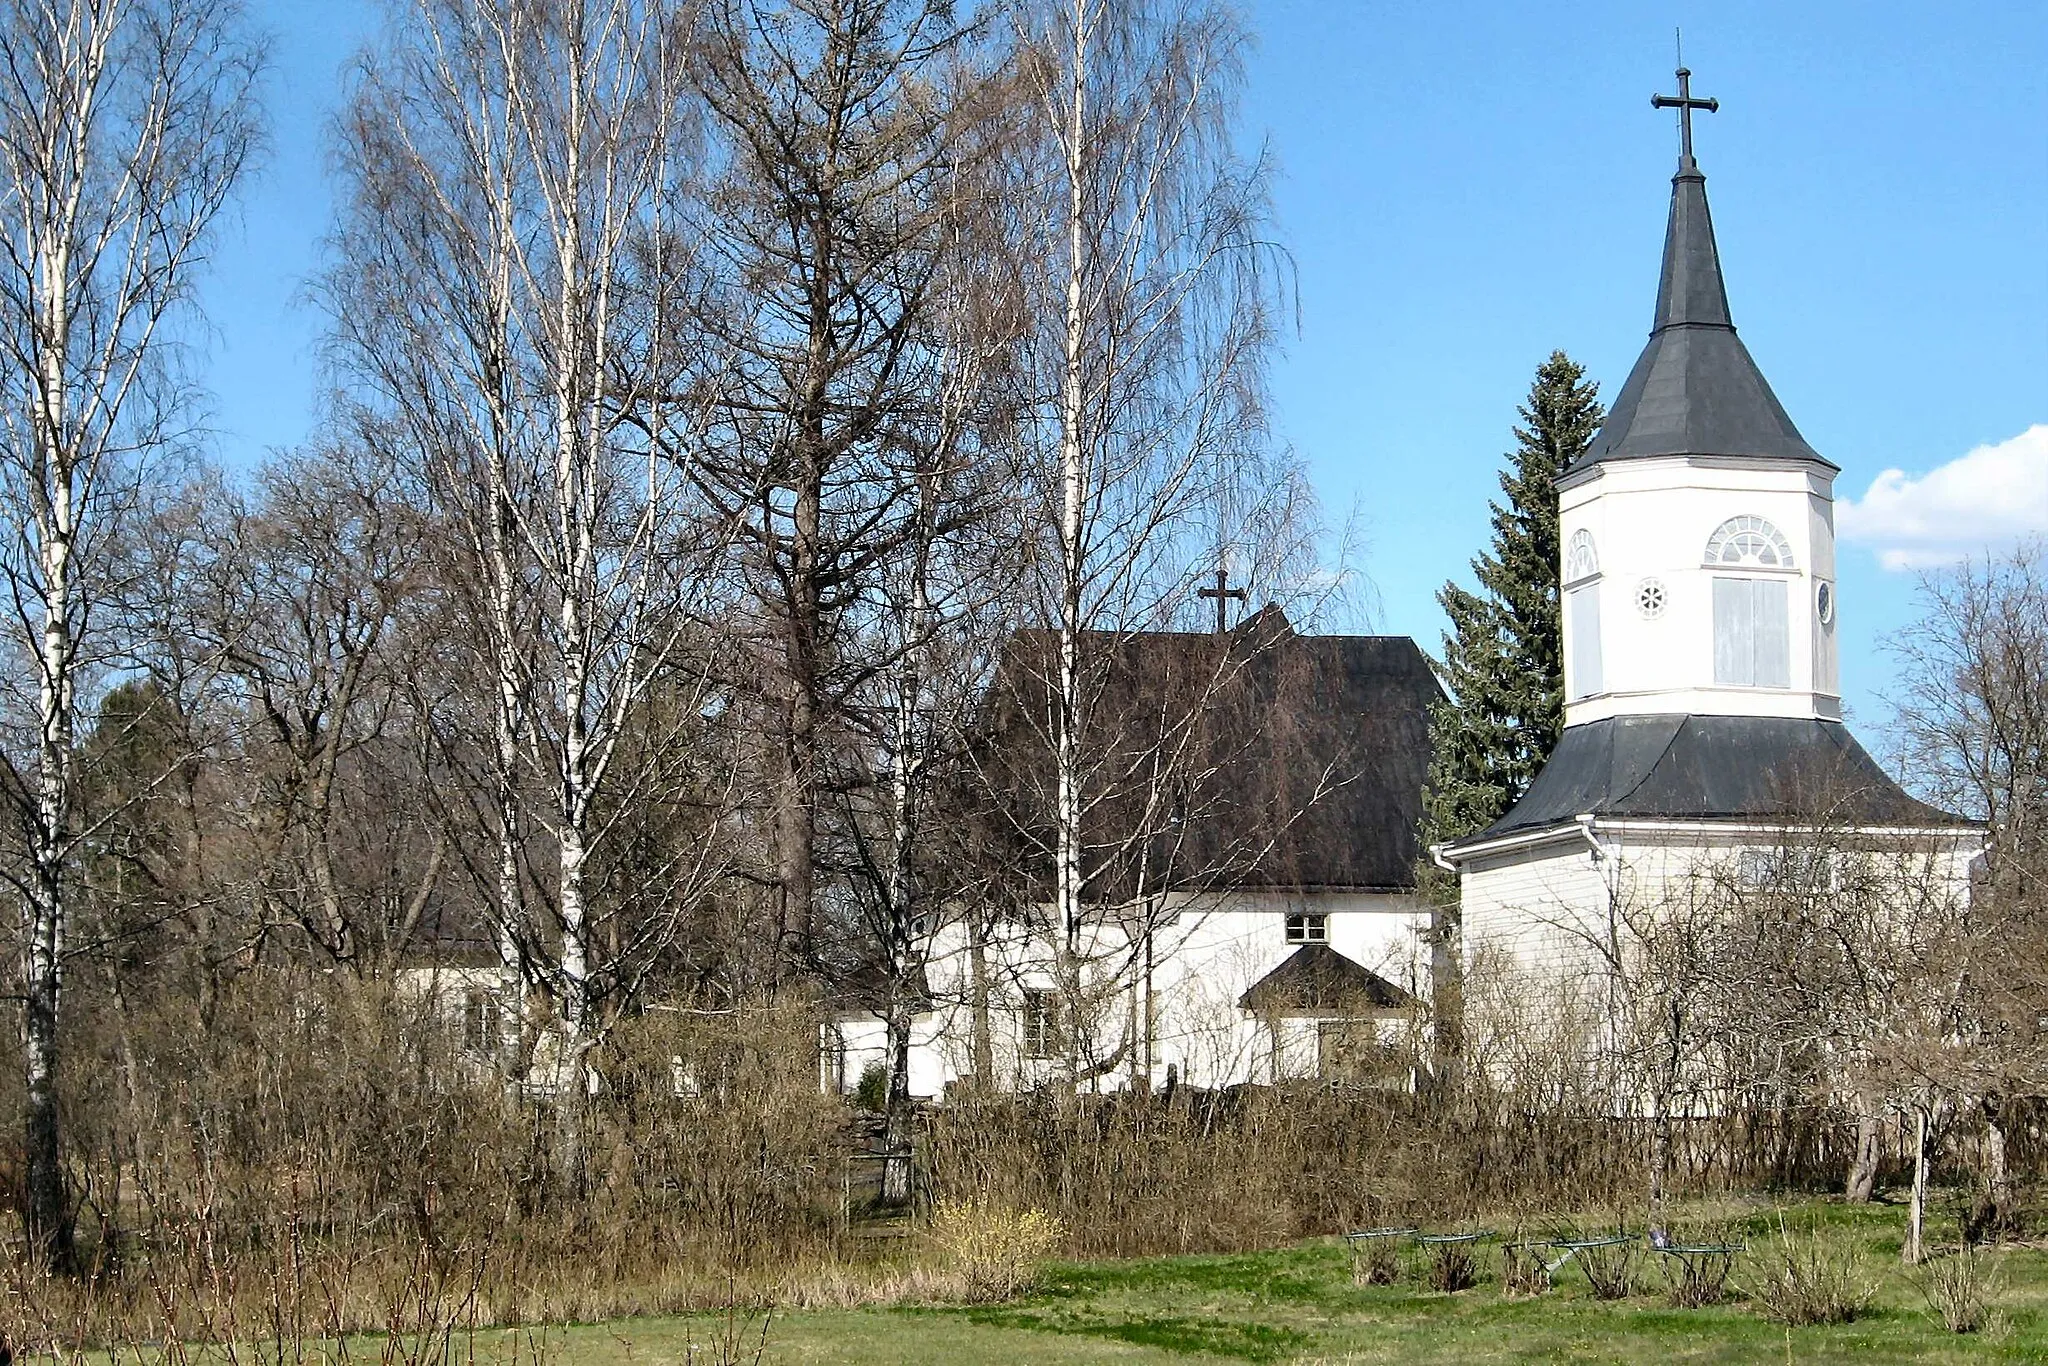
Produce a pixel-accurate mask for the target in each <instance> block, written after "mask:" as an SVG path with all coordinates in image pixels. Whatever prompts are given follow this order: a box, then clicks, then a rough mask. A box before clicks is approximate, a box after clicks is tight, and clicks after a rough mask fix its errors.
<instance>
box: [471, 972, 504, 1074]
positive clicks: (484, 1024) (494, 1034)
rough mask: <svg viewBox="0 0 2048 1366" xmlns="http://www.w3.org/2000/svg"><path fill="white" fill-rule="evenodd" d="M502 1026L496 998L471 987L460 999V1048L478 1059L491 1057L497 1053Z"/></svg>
mask: <svg viewBox="0 0 2048 1366" xmlns="http://www.w3.org/2000/svg"><path fill="white" fill-rule="evenodd" d="M501 1030H502V1025H501V1022H500V1018H499V1013H498V998H497V996H496V995H495V994H494V993H492V992H489V991H486V990H484V989H483V988H481V987H471V988H470V989H469V990H468V991H466V992H464V993H463V997H462V1048H463V1051H464V1052H466V1053H472V1054H475V1055H476V1056H478V1057H484V1058H488V1057H492V1056H495V1055H496V1053H497V1051H498V1046H499V1040H500V1038H501Z"/></svg>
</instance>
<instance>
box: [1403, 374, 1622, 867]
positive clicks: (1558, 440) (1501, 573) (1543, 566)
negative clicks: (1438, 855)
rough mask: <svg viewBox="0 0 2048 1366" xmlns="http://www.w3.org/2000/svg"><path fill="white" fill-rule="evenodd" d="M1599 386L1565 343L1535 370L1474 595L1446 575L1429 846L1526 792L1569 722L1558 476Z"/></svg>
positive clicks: (1592, 427)
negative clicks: (1441, 699) (1444, 697)
mask: <svg viewBox="0 0 2048 1366" xmlns="http://www.w3.org/2000/svg"><path fill="white" fill-rule="evenodd" d="M1598 394H1599V385H1597V384H1595V383H1594V382H1593V381H1591V380H1589V379H1587V378H1586V371H1585V367H1584V366H1581V365H1580V364H1578V363H1577V362H1576V361H1574V360H1572V359H1571V358H1570V357H1569V356H1567V355H1565V353H1564V352H1562V351H1553V352H1551V353H1550V359H1549V360H1546V361H1545V362H1543V364H1542V365H1541V366H1540V367H1538V369H1537V371H1536V381H1535V383H1534V384H1532V385H1531V386H1530V388H1529V398H1528V401H1527V402H1526V403H1524V404H1523V405H1522V408H1521V416H1522V422H1521V425H1519V426H1517V427H1516V428H1515V429H1514V432H1515V449H1514V450H1512V451H1510V452H1509V453H1508V457H1507V459H1508V467H1507V468H1506V469H1505V470H1503V471H1502V472H1501V476H1500V486H1501V491H1502V492H1503V493H1504V494H1506V495H1507V497H1506V500H1505V502H1496V503H1494V504H1493V505H1492V506H1493V542H1492V545H1491V547H1490V548H1489V549H1487V550H1486V551H1484V552H1483V553H1481V554H1479V555H1477V556H1475V557H1474V558H1473V561H1472V570H1473V573H1474V574H1475V575H1476V576H1477V578H1478V580H1479V591H1478V592H1473V591H1471V590H1468V589H1466V588H1463V587H1460V586H1459V585H1458V584H1456V583H1447V584H1445V585H1444V586H1443V589H1442V591H1441V592H1439V593H1438V594H1437V602H1438V603H1439V604H1441V605H1442V607H1443V609H1444V612H1445V614H1446V615H1447V616H1448V617H1449V618H1450V622H1451V629H1450V630H1449V632H1447V633H1446V634H1445V636H1444V653H1443V660H1442V662H1441V665H1440V673H1441V675H1442V678H1443V681H1444V685H1445V688H1446V689H1447V690H1448V692H1449V693H1450V697H1451V700H1450V701H1448V702H1445V703H1443V704H1440V705H1439V706H1438V707H1437V709H1436V712H1435V714H1434V716H1433V717H1432V724H1431V727H1430V730H1431V736H1430V738H1431V741H1432V743H1433V750H1432V756H1433V757H1432V760H1431V765H1430V774H1429V790H1428V796H1427V799H1426V803H1425V808H1424V816H1423V820H1424V831H1423V834H1424V837H1425V839H1426V840H1427V841H1428V842H1430V843H1435V842H1437V841H1440V840H1450V839H1456V838H1458V837H1459V836H1462V835H1469V834H1471V833H1472V832H1474V831H1476V830H1480V829H1483V828H1485V827H1486V826H1487V825H1490V824H1491V823H1492V822H1493V821H1494V820H1496V819H1497V818H1499V817H1500V816H1501V815H1502V814H1504V813H1505V812H1506V811H1507V809H1508V808H1509V807H1510V806H1512V805H1513V804H1514V803H1515V801H1516V799H1517V798H1519V797H1520V796H1521V795H1522V793H1523V792H1524V791H1526V790H1527V789H1528V786H1529V784H1530V782H1531V781H1533V780H1534V779H1535V777H1536V772H1537V770H1538V769H1540V768H1541V767H1542V766H1543V762H1544V760H1545V759H1547V758H1549V756H1550V751H1551V749H1552V748H1553V747H1555V746H1556V744H1557V737H1558V735H1559V733H1560V732H1561V731H1562V730H1563V728H1564V628H1563V622H1562V618H1561V615H1560V613H1559V610H1558V585H1557V580H1558V553H1559V546H1558V532H1557V477H1558V475H1559V474H1561V473H1562V472H1563V471H1564V469H1565V467H1566V466H1568V465H1570V464H1571V462H1572V461H1574V460H1576V459H1578V458H1579V457H1580V456H1581V455H1583V454H1584V453H1585V451H1586V448H1587V447H1588V446H1589V445H1591V444H1592V441H1593V437H1594V434H1595V433H1596V432H1598V431H1599V429H1600V423H1601V420H1602V419H1603V418H1604V417H1605V416H1606V413H1605V410H1604V409H1603V408H1602V407H1601V406H1600V402H1599V398H1598Z"/></svg>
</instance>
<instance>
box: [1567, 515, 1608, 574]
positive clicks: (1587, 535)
mask: <svg viewBox="0 0 2048 1366" xmlns="http://www.w3.org/2000/svg"><path fill="white" fill-rule="evenodd" d="M1599 572H1600V555H1599V552H1597V551H1595V550H1594V549H1593V533H1592V532H1590V531H1588V530H1586V529H1585V528H1584V527H1580V528H1579V529H1578V530H1577V531H1574V532H1573V533H1572V539H1571V544H1569V545H1567V546H1566V547H1565V551H1564V581H1565V582H1566V583H1577V582H1578V581H1579V580H1580V579H1590V578H1592V577H1593V576H1594V575H1595V574H1597V573H1599Z"/></svg>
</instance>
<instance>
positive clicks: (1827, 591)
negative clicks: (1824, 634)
mask: <svg viewBox="0 0 2048 1366" xmlns="http://www.w3.org/2000/svg"><path fill="white" fill-rule="evenodd" d="M1813 610H1814V611H1815V613H1816V614H1818V615H1819V617H1820V624H1821V625H1823V626H1833V625H1834V624H1835V586H1834V585H1833V584H1831V583H1829V582H1828V581H1827V580H1826V579H1822V580H1821V581H1820V586H1819V587H1818V588H1815V589H1814V590H1813Z"/></svg>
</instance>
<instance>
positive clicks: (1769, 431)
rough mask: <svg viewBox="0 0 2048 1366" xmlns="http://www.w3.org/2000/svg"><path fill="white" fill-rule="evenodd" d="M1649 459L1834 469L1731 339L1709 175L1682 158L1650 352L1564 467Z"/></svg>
mask: <svg viewBox="0 0 2048 1366" xmlns="http://www.w3.org/2000/svg"><path fill="white" fill-rule="evenodd" d="M1648 455H1736V456H1762V457H1766V458H1770V459H1784V460H1815V461H1820V463H1821V464H1823V465H1826V466H1827V467H1828V468H1829V469H1833V468H1835V466H1834V465H1832V464H1831V463H1829V462H1828V461H1826V460H1824V459H1822V457H1821V456H1820V455H1819V454H1818V453H1817V452H1815V450H1814V449H1813V447H1811V446H1809V445H1807V444H1806V439H1805V438H1804V437H1802V436H1800V435H1799V429H1798V428H1797V427H1795V426H1793V425H1792V419H1791V418H1790V417H1789V416H1787V414H1786V412H1785V407H1784V405H1783V404H1781V403H1779V402H1778V396H1777V395H1776V394H1774V393H1772V392H1771V386H1770V385H1769V384H1768V383H1767V382H1766V381H1765V380H1764V376H1763V372H1762V371H1761V370H1759V369H1757V367H1756V362H1755V361H1754V360H1752V359H1750V355H1749V348H1748V347H1746V346H1744V345H1743V344H1742V339H1741V338H1740V337H1738V336H1736V335H1735V325H1734V323H1733V321H1732V320H1731V319H1730V317H1729V314H1728V289H1727V286H1726V285H1725V284H1724V283H1723V281H1722V279H1721V254H1720V251H1719V250H1718V249H1717V248H1716V247H1715V245H1714V220H1713V216H1712V215H1711V214H1710V213H1709V212H1708V209H1707V178H1706V176H1705V175H1703V174H1702V173H1701V171H1700V168H1699V164H1698V163H1697V162H1695V161H1693V160H1692V159H1690V158H1687V159H1686V160H1684V161H1683V162H1681V163H1680V165H1679V168H1678V174H1677V175H1675V176H1673V177H1672V179H1671V220H1670V223H1669V224H1668V226H1667V227H1666V228H1665V231H1664V272H1663V276H1662V278H1661V279H1660V280H1659V281H1658V284H1657V318H1656V322H1655V324H1654V325H1653V326H1652V328H1651V330H1650V342H1649V345H1647V346H1645V347H1644V348H1643V354H1642V355H1641V356H1640V357H1638V358H1637V360H1636V366H1635V369H1633V370H1631V371H1630V372H1629V376H1628V379H1627V381H1626V382H1625V383H1623V384H1622V386H1621V392H1620V393H1619V394H1617V395H1616V396H1615V399H1614V405H1613V407H1611V408H1610V409H1608V413H1607V423H1606V425H1605V426H1603V427H1602V428H1601V429H1600V434H1599V435H1598V436H1596V437H1594V438H1593V444H1592V445H1591V446H1590V447H1589V448H1587V451H1586V453H1585V454H1584V455H1583V456H1580V457H1579V459H1578V461H1577V462H1576V463H1575V464H1574V465H1573V466H1572V468H1573V469H1582V468H1585V467H1587V466H1590V465H1594V464H1598V463H1600V462H1602V461H1606V460H1627V459H1630V458H1632V457H1636V456H1648Z"/></svg>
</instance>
